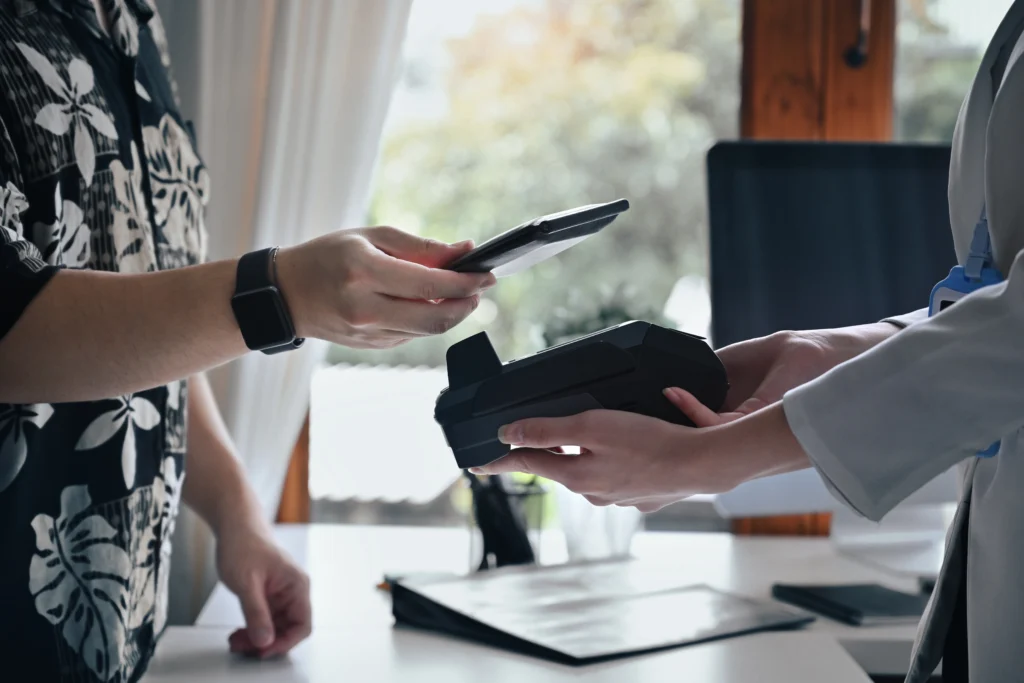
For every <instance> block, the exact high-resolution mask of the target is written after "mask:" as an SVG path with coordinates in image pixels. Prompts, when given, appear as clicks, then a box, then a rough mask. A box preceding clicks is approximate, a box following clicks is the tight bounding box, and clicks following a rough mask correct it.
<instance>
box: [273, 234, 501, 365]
mask: <svg viewBox="0 0 1024 683" xmlns="http://www.w3.org/2000/svg"><path fill="white" fill-rule="evenodd" d="M472 247H473V245H472V243H471V242H461V243H459V244H455V245H448V244H444V243H442V242H438V241H436V240H429V239H423V238H421V237H416V236H415V235H410V234H408V233H405V232H402V231H401V230H397V229H395V228H388V227H377V228H360V229H357V230H339V231H337V232H333V233H331V234H329V235H325V236H323V237H320V238H318V239H315V240H311V241H309V242H306V243H304V244H300V245H298V246H296V247H291V248H288V249H282V250H281V251H280V252H279V253H278V257H277V258H278V274H279V279H280V285H281V292H282V295H283V296H284V298H285V301H286V302H287V304H288V307H289V309H290V311H291V313H292V317H293V319H294V321H295V327H296V332H297V334H298V336H300V337H315V338H318V339H326V340H328V341H331V342H335V343H337V344H344V345H345V346H350V347H353V348H391V347H394V346H398V345H399V344H402V343H404V342H406V341H408V340H410V339H413V338H416V337H425V336H429V335H434V334H442V333H444V332H447V331H448V330H450V329H451V328H453V327H455V326H456V325H457V324H459V323H460V322H462V321H463V320H464V319H465V318H466V317H467V316H468V315H469V314H470V313H472V312H473V310H474V309H476V307H477V305H478V304H479V303H480V293H481V292H482V291H483V290H485V289H487V288H488V287H491V286H492V285H493V284H494V283H495V279H494V276H493V275H491V274H490V273H456V272H453V271H448V270H443V269H442V266H444V265H445V264H447V263H450V262H451V261H453V260H454V259H455V258H457V257H458V256H460V255H462V254H464V253H466V252H467V251H469V250H470V249H472Z"/></svg>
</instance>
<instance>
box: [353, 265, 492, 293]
mask: <svg viewBox="0 0 1024 683" xmlns="http://www.w3.org/2000/svg"><path fill="white" fill-rule="evenodd" d="M371 268H372V270H371V273H372V276H373V278H374V286H375V290H376V291H377V292H378V293H380V294H387V295H388V296H392V297H397V298H399V299H412V300H415V301H438V300H441V299H464V298H466V297H470V296H473V295H474V294H479V293H480V292H482V291H484V290H485V289H487V288H489V287H492V286H493V285H494V283H495V279H494V275H492V274H491V273H456V272H455V271H451V270H441V269H439V268H428V267H427V266H424V265H421V264H419V263H413V262H411V261H403V260H401V259H399V258H393V257H391V256H389V255H386V254H385V255H383V256H381V257H380V258H379V259H376V260H374V261H373V264H372V266H371Z"/></svg>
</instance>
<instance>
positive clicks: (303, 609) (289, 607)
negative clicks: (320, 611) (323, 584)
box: [261, 581, 313, 657]
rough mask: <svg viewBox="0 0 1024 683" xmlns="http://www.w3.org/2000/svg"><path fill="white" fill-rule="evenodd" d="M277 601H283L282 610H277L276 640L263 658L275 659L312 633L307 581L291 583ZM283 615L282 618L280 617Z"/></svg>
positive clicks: (262, 654)
mask: <svg viewBox="0 0 1024 683" xmlns="http://www.w3.org/2000/svg"><path fill="white" fill-rule="evenodd" d="M276 599H277V600H283V601H284V602H285V603H286V605H285V607H284V610H283V611H281V610H278V617H279V619H280V620H281V621H279V623H278V629H277V638H276V639H275V640H274V643H273V644H272V645H271V646H270V647H269V648H267V649H266V650H264V652H263V653H261V656H263V657H277V656H280V655H283V654H286V653H287V652H289V651H290V650H291V649H292V648H293V647H295V646H296V645H298V644H299V643H300V642H302V641H303V640H304V639H305V638H306V637H307V636H309V634H310V633H312V631H313V610H312V607H311V605H310V600H309V583H308V581H305V582H299V583H292V584H291V585H290V586H289V588H288V589H287V590H286V591H285V592H284V593H283V594H281V595H278V596H277V598H276ZM282 614H283V616H281V615H282Z"/></svg>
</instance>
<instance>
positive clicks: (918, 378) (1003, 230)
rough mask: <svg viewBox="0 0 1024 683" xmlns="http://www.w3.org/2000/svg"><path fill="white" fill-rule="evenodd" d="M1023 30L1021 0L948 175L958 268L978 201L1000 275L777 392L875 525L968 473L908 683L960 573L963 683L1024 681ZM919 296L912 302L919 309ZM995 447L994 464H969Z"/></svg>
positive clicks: (931, 645)
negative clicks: (944, 477)
mask: <svg viewBox="0 0 1024 683" xmlns="http://www.w3.org/2000/svg"><path fill="white" fill-rule="evenodd" d="M1022 25H1024V0H1016V1H1015V2H1014V4H1013V5H1012V6H1011V8H1010V10H1009V11H1008V13H1007V15H1006V17H1005V18H1004V19H1003V22H1002V24H1001V25H1000V27H999V28H998V29H997V31H996V34H995V36H994V37H993V39H992V43H991V44H990V45H989V48H988V49H987V51H986V54H985V57H984V59H983V61H982V64H981V67H980V69H979V71H978V75H977V76H976V77H975V80H974V83H973V85H972V87H971V91H970V93H969V94H968V96H967V98H966V100H965V101H964V103H963V106H962V108H961V110H960V115H959V119H958V121H957V127H956V133H955V134H954V138H953V154H952V163H951V167H950V174H949V204H950V220H951V223H952V227H953V233H954V239H955V244H956V250H957V256H958V258H959V260H960V262H961V263H963V261H964V260H965V258H966V254H967V252H968V246H969V244H970V240H971V236H972V233H973V231H974V226H975V224H976V223H977V221H978V218H979V216H980V214H981V210H982V206H983V203H984V206H985V207H986V210H987V214H988V218H989V228H990V232H991V235H992V241H993V251H994V255H995V260H996V265H997V266H998V268H999V270H1000V271H1001V272H1002V273H1003V274H1005V275H1006V281H1005V282H1004V283H1002V284H999V285H997V286H993V287H991V288H987V289H985V290H982V291H980V292H976V293H974V294H972V295H970V296H968V297H966V298H964V299H962V300H961V301H960V302H958V303H957V304H956V305H955V306H953V307H951V308H949V309H947V310H946V311H944V312H943V313H942V314H941V315H939V316H936V317H934V318H930V319H929V318H927V311H926V310H921V311H917V312H915V313H911V314H908V315H907V316H904V317H903V318H902V319H901V320H900V322H902V323H905V324H906V325H907V326H906V328H905V329H904V330H902V331H900V332H899V333H897V334H896V335H894V336H893V337H892V338H890V339H889V340H887V341H886V342H885V343H883V344H881V345H879V346H878V347H876V348H874V349H872V350H871V351H869V352H868V353H866V354H864V355H862V356H860V357H858V358H856V359H854V360H852V361H850V362H848V363H845V364H843V365H841V366H839V367H837V368H835V369H833V370H832V371H831V372H829V373H827V374H826V375H824V376H823V377H821V378H819V379H817V380H815V381H813V382H811V383H810V384H807V385H805V386H803V387H800V388H797V389H794V390H793V391H790V392H789V393H787V394H786V396H785V397H784V399H783V407H784V410H785V412H786V416H787V419H788V421H789V424H790V426H791V427H792V429H793V431H794V433H795V434H796V436H797V439H798V440H799V441H800V443H801V444H802V445H803V446H804V449H805V450H806V451H807V453H808V455H809V456H810V459H811V461H812V462H813V464H814V466H815V467H816V469H817V470H818V472H819V473H820V474H821V476H822V478H823V479H824V480H825V482H826V484H827V485H828V486H829V488H831V489H832V491H833V492H834V493H835V494H836V495H837V496H838V497H839V498H840V499H842V500H843V501H844V502H845V503H846V504H848V505H849V506H850V507H851V508H853V509H854V510H856V511H857V512H859V513H861V514H862V515H864V516H865V517H868V518H870V519H874V520H878V519H880V518H881V517H882V516H883V515H885V514H886V513H887V512H888V511H889V510H891V509H892V508H893V507H894V506H895V505H896V504H897V503H899V502H900V501H901V500H902V499H903V498H905V497H906V496H907V495H909V494H910V493H912V492H913V491H914V490H916V489H917V488H919V487H920V486H922V485H923V484H925V483H926V482H927V481H929V480H930V479H932V478H933V477H935V476H937V475H938V474H940V473H941V472H943V471H945V470H947V469H949V468H950V467H952V466H954V465H956V464H958V463H961V464H962V465H963V471H964V473H965V481H964V488H963V496H962V500H961V503H960V506H959V509H958V510H957V514H956V517H955V519H954V522H953V525H952V527H951V529H950V532H949V537H948V541H949V542H948V543H947V548H946V559H945V563H944V567H943V571H942V574H941V575H940V579H939V582H938V584H937V586H936V589H935V591H934V593H933V595H932V600H931V602H930V604H929V607H928V610H927V612H926V614H925V617H924V619H923V620H922V623H921V627H920V630H919V633H918V639H917V643H916V644H915V648H914V655H913V661H912V665H911V671H910V675H909V676H908V678H907V680H908V681H911V682H913V683H917V682H918V681H924V680H926V679H927V678H928V675H929V674H930V673H931V672H932V671H933V670H934V669H935V667H936V665H937V664H938V662H939V660H940V659H941V657H942V654H943V646H944V644H945V641H946V635H947V632H948V631H949V628H950V622H951V621H952V615H953V614H954V603H955V600H956V597H957V592H958V590H959V587H960V585H961V582H962V581H963V578H964V572H965V571H966V587H967V591H966V596H967V609H966V612H967V618H966V622H967V644H968V652H969V662H970V680H971V683H990V682H991V683H997V682H998V683H1005V682H1006V681H1021V680H1024V434H1022V431H1024V59H1022V53H1024V39H1022V38H1021V36H1020V33H1021V28H1022ZM994 68H995V69H996V72H997V74H998V73H999V72H1001V73H1002V79H1001V81H999V80H996V81H995V82H994V79H993V69H994ZM994 85H998V90H997V92H996V93H995V96H994V97H993V88H994ZM907 258H913V254H908V255H907ZM927 297H928V292H922V293H921V299H922V306H926V305H927ZM999 438H1001V439H1002V445H1001V450H1000V452H999V453H998V455H997V456H996V457H994V458H986V459H979V458H975V457H973V454H974V453H975V452H977V451H979V450H982V449H984V448H986V447H987V446H988V445H989V444H991V443H992V442H993V441H995V440H996V439H999Z"/></svg>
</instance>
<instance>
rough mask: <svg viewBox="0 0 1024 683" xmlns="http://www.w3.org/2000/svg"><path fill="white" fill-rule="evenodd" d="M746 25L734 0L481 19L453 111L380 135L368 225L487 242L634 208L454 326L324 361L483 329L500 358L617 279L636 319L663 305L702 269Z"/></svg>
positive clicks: (550, 4) (459, 50)
mask: <svg viewBox="0 0 1024 683" xmlns="http://www.w3.org/2000/svg"><path fill="white" fill-rule="evenodd" d="M739 31H740V22H739V3H738V0H545V1H544V2H540V3H533V4H532V5H525V4H524V5H523V6H521V7H518V8H516V9H514V10H512V11H509V12H507V13H505V14H502V15H496V16H485V17H481V18H480V19H478V21H477V22H476V24H475V25H474V28H473V30H472V31H471V32H470V33H468V34H467V35H466V36H465V37H463V38H460V39H458V40H455V41H452V42H451V43H450V44H449V45H448V46H447V54H446V57H447V80H446V85H445V88H444V90H445V95H446V99H447V110H446V111H445V113H444V114H443V115H441V116H439V117H435V118H431V119H427V120H420V121H417V122H415V123H412V124H408V125H406V126H404V127H403V128H401V129H400V130H396V131H393V132H392V133H391V134H390V135H389V137H388V139H386V140H385V143H384V146H383V150H382V158H381V164H380V169H379V172H378V179H377V183H376V188H375V194H374V198H373V204H372V222H373V223H388V224H392V225H397V226H400V227H402V228H404V229H407V230H413V231H416V232H419V233H420V234H424V235H429V236H431V237H436V238H438V239H443V240H449V241H455V240H458V239H464V238H467V237H469V238H473V239H476V240H477V241H478V242H479V241H482V240H484V239H487V238H488V237H490V236H492V235H495V234H497V233H499V232H501V231H503V230H505V229H508V228H510V227H512V226H513V225H515V224H517V223H519V222H521V221H523V220H526V219H528V218H532V217H533V216H535V215H540V214H544V213H550V212H554V211H560V210H563V209H566V208H569V207H572V206H577V205H582V204H588V203H594V202H600V201H609V200H612V199H617V198H619V197H625V198H628V199H629V200H630V201H631V203H632V208H631V209H630V211H629V212H627V213H626V214H624V215H623V216H621V217H620V218H619V219H618V220H617V221H616V222H615V223H613V224H612V225H611V226H609V227H608V228H606V229H605V231H604V232H602V233H601V234H600V235H599V236H597V237H594V238H592V239H590V240H588V241H586V242H584V243H582V244H580V245H579V246H577V247H575V248H573V249H571V250H569V251H567V252H564V253H563V254H561V255H560V256H559V257H557V258H555V259H552V260H549V261H547V262H545V263H543V264H541V265H539V266H537V267H535V268H533V269H531V270H529V271H526V272H523V273H520V274H518V275H516V276H514V277H511V278H508V279H505V280H502V281H501V282H500V283H499V285H498V286H497V287H495V288H494V289H493V290H492V291H491V292H490V293H489V294H488V298H489V299H490V301H491V302H493V306H491V305H489V304H488V305H485V306H482V310H481V312H480V315H478V316H475V317H474V319H473V320H471V321H470V322H469V323H468V324H466V325H463V326H462V327H460V328H459V329H458V330H457V331H455V332H453V333H451V334H449V335H446V336H445V337H443V338H440V339H431V340H420V341H416V342H412V343H410V344H408V345H406V346H404V347H401V348H399V349H395V350H393V351H389V352H387V353H373V354H372V355H370V354H365V353H358V352H353V351H350V350H347V349H338V350H336V351H335V353H334V354H333V359H334V360H344V361H349V362H358V361H369V362H377V363H382V362H387V363H410V364H431V365H433V364H440V363H442V362H443V350H444V349H445V348H446V347H447V346H448V345H449V344H451V343H452V342H453V341H455V340H457V339H459V338H462V337H464V336H466V335H468V334H472V333H475V332H477V331H479V330H480V329H483V328H484V327H486V329H487V330H488V332H489V333H490V335H491V338H492V340H493V341H494V343H495V345H496V346H497V347H498V351H499V354H500V355H501V356H502V357H504V358H510V357H514V356H517V355H522V354H524V353H529V352H532V351H534V350H536V349H538V348H540V347H541V346H542V345H543V344H544V341H543V337H544V333H545V328H546V327H548V326H549V325H551V324H559V323H558V321H557V320H556V318H558V317H559V316H560V317H562V318H564V317H565V312H564V311H562V312H561V313H559V309H560V308H564V306H565V305H566V303H567V302H568V301H569V300H570V297H571V298H572V300H573V301H576V300H581V301H592V302H594V305H595V306H597V307H599V306H600V305H601V302H602V301H605V300H606V299H607V298H608V297H609V296H612V294H611V293H614V292H618V291H620V290H621V286H622V285H629V286H630V288H631V289H632V290H633V291H635V292H637V293H638V295H637V296H636V297H635V300H636V301H637V303H638V308H637V312H635V313H632V315H634V316H636V317H640V316H642V315H643V314H645V313H646V312H647V311H649V310H653V311H660V310H661V309H662V306H663V305H664V303H665V300H666V299H667V297H668V295H669V293H670V291H671V289H672V286H673V285H674V283H675V282H676V280H678V279H679V278H680V277H681V276H683V275H686V274H703V273H704V272H705V269H706V265H705V252H706V230H707V228H706V209H705V187H704V155H705V152H706V150H707V149H708V147H709V146H710V145H711V144H712V143H713V142H714V141H715V140H716V139H720V138H731V137H735V136H736V132H737V116H738V110H739V64H740V60H739V57H740V45H739V42H740V41H739ZM609 305H610V304H609ZM630 314H631V312H630V311H625V312H623V315H630ZM488 318H491V320H488ZM595 319H596V318H595Z"/></svg>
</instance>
